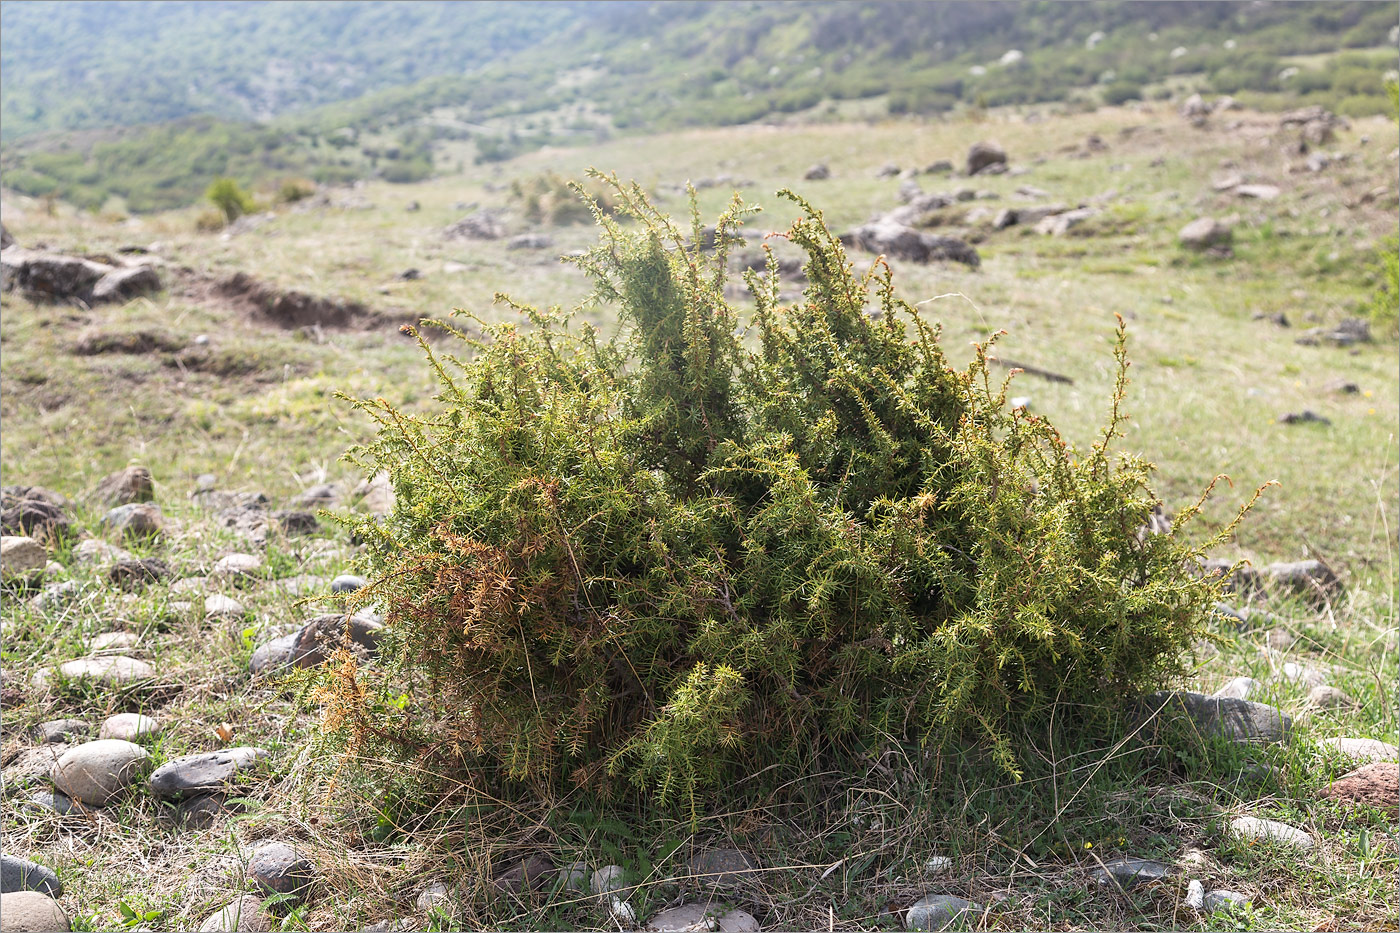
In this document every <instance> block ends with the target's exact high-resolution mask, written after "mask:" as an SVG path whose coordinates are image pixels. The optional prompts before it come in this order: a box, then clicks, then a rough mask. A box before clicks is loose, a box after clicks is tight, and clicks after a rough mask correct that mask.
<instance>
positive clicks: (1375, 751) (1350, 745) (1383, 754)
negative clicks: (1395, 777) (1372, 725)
mask: <svg viewBox="0 0 1400 933" xmlns="http://www.w3.org/2000/svg"><path fill="white" fill-rule="evenodd" d="M1318 744H1319V745H1321V746H1322V747H1323V748H1327V749H1330V750H1332V751H1334V752H1337V753H1338V754H1339V755H1341V756H1342V757H1343V758H1348V759H1350V760H1352V761H1354V762H1357V763H1365V762H1372V761H1400V748H1397V747H1396V746H1394V745H1391V744H1390V743H1389V742H1382V741H1380V740H1379V739H1353V738H1342V739H1323V740H1322V741H1320V742H1319V743H1318Z"/></svg>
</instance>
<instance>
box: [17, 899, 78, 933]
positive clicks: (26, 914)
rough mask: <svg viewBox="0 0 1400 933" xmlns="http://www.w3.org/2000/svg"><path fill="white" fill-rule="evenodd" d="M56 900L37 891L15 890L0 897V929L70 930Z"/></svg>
mask: <svg viewBox="0 0 1400 933" xmlns="http://www.w3.org/2000/svg"><path fill="white" fill-rule="evenodd" d="M71 929H72V927H71V926H69V925H68V915H67V914H65V913H64V912H63V908H62V907H59V906H58V902H57V901H55V900H54V899H53V898H51V897H49V896H48V895H47V894H40V893H39V892H38V891H15V892H14V893H12V894H6V895H5V896H4V897H0V930H4V931H5V933H11V931H14V933H53V931H62V933H66V931H68V930H71Z"/></svg>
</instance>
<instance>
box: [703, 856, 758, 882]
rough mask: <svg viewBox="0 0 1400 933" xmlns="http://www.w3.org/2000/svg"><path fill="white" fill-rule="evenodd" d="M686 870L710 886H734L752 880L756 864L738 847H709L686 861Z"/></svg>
mask: <svg viewBox="0 0 1400 933" xmlns="http://www.w3.org/2000/svg"><path fill="white" fill-rule="evenodd" d="M686 870H687V872H688V873H689V874H690V875H691V876H692V877H694V878H696V880H698V881H699V882H700V883H701V884H704V885H708V886H710V887H716V888H724V887H734V886H735V885H740V884H744V883H745V882H749V881H754V880H756V879H755V875H756V873H757V870H758V864H757V863H756V862H755V861H754V860H753V859H751V858H749V857H748V856H747V855H745V854H744V853H743V852H740V851H739V850H738V849H710V850H709V851H706V852H701V853H700V854H698V855H695V856H693V857H692V858H691V859H690V860H689V861H688V862H686Z"/></svg>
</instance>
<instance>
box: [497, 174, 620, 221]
mask: <svg viewBox="0 0 1400 933" xmlns="http://www.w3.org/2000/svg"><path fill="white" fill-rule="evenodd" d="M510 196H511V199H512V200H514V201H515V203H516V204H517V205H518V206H519V208H520V211H521V213H522V214H524V215H525V219H526V220H529V221H531V222H532V223H547V224H570V223H581V222H583V221H587V220H591V219H592V217H593V214H592V211H591V210H590V205H591V206H593V207H598V208H601V209H602V210H603V211H604V212H606V213H612V211H613V209H614V206H613V198H612V196H611V195H610V193H609V192H608V190H607V189H606V188H604V187H602V186H600V185H590V186H588V197H589V200H588V201H584V200H582V199H580V198H579V196H578V195H577V194H575V193H574V190H573V189H572V188H571V187H569V182H568V181H566V180H565V179H563V178H561V177H560V176H558V175H556V174H554V173H553V172H545V173H543V174H540V175H532V176H530V177H529V178H517V179H516V180H515V181H513V182H511V183H510Z"/></svg>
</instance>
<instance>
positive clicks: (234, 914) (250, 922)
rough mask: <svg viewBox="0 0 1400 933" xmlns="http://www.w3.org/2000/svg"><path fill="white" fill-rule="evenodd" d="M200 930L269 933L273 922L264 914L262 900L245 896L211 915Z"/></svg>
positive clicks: (209, 931)
mask: <svg viewBox="0 0 1400 933" xmlns="http://www.w3.org/2000/svg"><path fill="white" fill-rule="evenodd" d="M199 930H200V933H269V931H271V930H272V921H271V919H269V917H268V916H267V914H265V913H263V909H262V898H258V897H254V896H253V895H251V894H245V895H243V896H242V897H240V898H239V899H238V900H236V901H234V902H233V903H231V904H229V905H228V906H226V907H224V908H223V909H222V910H220V911H219V912H218V913H215V914H211V915H210V916H209V918H208V919H207V920H205V921H204V923H203V925H202V926H200V928H199Z"/></svg>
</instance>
